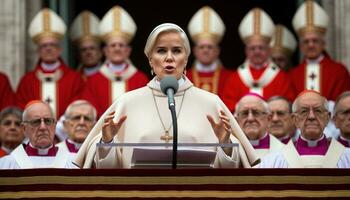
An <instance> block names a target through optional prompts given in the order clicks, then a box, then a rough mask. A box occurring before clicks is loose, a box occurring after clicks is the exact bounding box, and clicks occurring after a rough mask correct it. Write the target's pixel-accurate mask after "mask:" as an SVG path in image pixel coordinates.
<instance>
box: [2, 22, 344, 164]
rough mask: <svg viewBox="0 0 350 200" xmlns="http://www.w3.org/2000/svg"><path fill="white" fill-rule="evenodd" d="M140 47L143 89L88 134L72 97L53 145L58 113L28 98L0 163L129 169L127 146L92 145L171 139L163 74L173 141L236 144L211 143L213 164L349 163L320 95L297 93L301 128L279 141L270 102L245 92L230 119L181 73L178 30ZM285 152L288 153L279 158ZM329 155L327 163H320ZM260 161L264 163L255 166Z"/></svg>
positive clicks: (89, 116) (185, 48)
mask: <svg viewBox="0 0 350 200" xmlns="http://www.w3.org/2000/svg"><path fill="white" fill-rule="evenodd" d="M144 52H145V55H146V56H147V57H148V60H149V63H150V67H151V70H152V71H153V72H154V73H155V77H154V78H153V79H152V80H151V81H150V82H149V83H148V84H147V86H144V87H142V88H140V89H136V90H133V91H131V92H128V93H125V94H123V95H121V96H120V98H118V99H117V100H116V101H115V102H114V103H113V104H112V105H111V106H110V107H109V108H108V109H107V110H106V111H105V112H104V114H103V115H102V117H101V118H100V119H99V120H98V122H97V123H96V125H95V126H94V127H93V128H92V130H91V131H90V133H89V135H88V136H86V135H87V133H88V132H89V131H88V129H90V128H91V127H92V125H93V123H94V121H95V120H96V111H94V109H93V108H92V106H91V105H90V104H89V103H88V102H86V101H78V102H76V103H73V104H72V105H70V106H69V107H68V109H67V110H66V111H65V118H66V120H65V121H64V127H65V129H66V131H67V132H68V133H69V135H70V136H69V137H68V139H67V140H66V141H64V142H63V144H59V145H55V144H54V142H53V140H54V134H55V133H54V132H55V126H56V117H55V115H54V113H53V111H52V109H51V108H50V107H49V105H48V104H47V103H43V102H42V101H34V102H31V103H29V104H28V105H27V106H26V108H25V110H24V113H23V121H22V123H23V124H22V128H23V131H24V134H25V135H26V136H27V137H28V139H29V143H27V144H25V145H19V146H18V147H17V148H16V149H15V150H14V151H13V152H12V153H11V154H10V155H8V156H5V157H4V158H2V159H0V166H1V168H7V169H8V168H33V167H61V168H75V167H77V166H78V167H80V168H90V167H97V168H130V163H131V155H132V149H128V150H126V149H123V148H109V147H104V148H103V149H100V151H97V150H96V144H98V143H125V142H128V143H141V142H146V143H149V142H156V143H168V142H169V141H172V140H173V138H172V135H171V133H172V129H173V127H172V125H171V124H172V123H171V116H170V112H169V110H168V103H167V96H166V95H164V94H163V93H162V92H161V90H160V81H161V80H162V79H163V78H164V77H167V76H170V77H173V78H175V79H177V82H178V85H179V89H178V91H177V92H176V94H175V103H176V114H177V118H178V128H179V129H178V133H179V134H178V135H179V138H178V141H179V143H222V144H226V143H238V144H239V151H235V150H234V149H232V148H228V147H225V148H222V147H215V148H210V149H211V150H214V151H215V152H216V159H215V163H214V167H217V168H237V167H253V166H259V167H342V168H343V167H349V158H350V157H349V156H350V154H349V149H347V148H345V147H344V146H342V145H341V144H340V143H339V142H337V141H336V140H334V139H331V140H328V139H327V138H326V137H325V135H324V133H323V129H324V127H325V125H326V124H327V122H328V121H329V119H330V114H329V112H328V110H327V108H328V105H327V100H326V99H325V98H324V97H323V96H321V95H320V94H319V93H318V92H315V91H305V92H302V93H301V94H299V96H298V97H297V98H296V100H295V101H294V103H293V107H292V111H293V114H292V120H293V122H294V124H295V126H296V128H299V129H300V136H297V139H296V141H295V142H293V141H292V140H290V141H289V142H288V144H287V145H286V146H284V145H283V144H282V143H280V142H279V140H278V139H276V138H275V137H273V136H271V135H270V134H268V130H269V129H270V130H271V133H273V132H274V133H275V134H276V136H277V137H278V138H279V139H283V138H284V137H285V136H286V137H288V135H283V136H282V134H281V136H278V135H277V134H278V127H279V126H280V124H278V123H277V122H276V123H274V124H273V123H271V124H270V125H269V124H268V122H269V121H270V120H272V119H273V118H277V117H281V116H284V114H285V113H283V112H281V111H280V110H278V109H276V110H274V106H275V107H276V105H275V104H276V99H271V100H270V101H269V103H266V102H265V101H264V99H263V98H262V97H261V96H260V95H259V94H255V93H250V94H248V95H245V96H243V97H242V98H241V99H240V100H239V101H238V103H237V105H236V108H235V117H236V118H235V117H234V116H233V115H232V114H231V111H230V110H229V109H228V108H227V107H226V106H225V104H224V103H223V102H222V101H221V99H220V98H219V97H218V96H216V95H214V94H212V93H209V92H207V91H205V90H202V89H199V88H197V87H195V86H193V84H192V82H191V81H190V80H189V79H188V78H187V76H186V74H184V71H185V67H186V65H187V61H188V57H189V55H190V52H191V49H190V45H189V40H188V38H187V36H186V34H185V32H184V31H183V30H182V29H181V28H180V27H178V26H177V25H175V24H171V23H165V24H161V25H159V26H157V27H156V28H155V29H154V30H153V31H152V32H151V34H150V35H149V37H148V39H147V42H146V46H145V51H144ZM340 98H341V99H339V100H338V101H336V103H337V104H336V106H335V109H336V114H335V121H337V117H338V118H339V119H349V108H348V107H346V106H347V105H349V104H347V102H348V101H347V100H348V98H349V95H347V94H346V93H344V95H341V96H340ZM277 100H280V99H278V98H277ZM274 103H275V104H274ZM269 107H270V108H271V111H270V109H269ZM277 107H278V106H277ZM284 107H288V106H286V105H285V106H284ZM87 111H89V112H87ZM269 113H271V114H269ZM236 119H237V121H236ZM275 121H277V120H276V119H275ZM340 121H341V122H339V121H338V122H337V123H336V124H337V125H338V126H339V127H342V126H343V127H346V124H344V121H345V120H340ZM347 121H349V120H347ZM342 122H343V124H341V123H342ZM345 122H346V121H345ZM346 123H348V122H346ZM83 124H84V125H83ZM286 130H291V131H290V132H289V131H288V134H289V135H290V137H292V136H293V137H294V135H293V134H292V133H291V132H293V131H294V128H293V127H289V128H286ZM71 134H72V135H71ZM347 135H349V134H347ZM85 137H86V139H85ZM345 138H348V137H347V136H346V137H345ZM84 139H85V140H84ZM83 140H84V142H83V144H81V143H82V141H83ZM80 145H81V147H80V149H79V151H78V153H77V154H76V155H71V154H70V153H68V152H72V153H74V151H75V152H76V149H77V148H79V146H80ZM254 148H255V149H254ZM277 149H279V150H277ZM276 151H278V152H277V153H276ZM284 152H286V153H290V154H288V156H285V154H284ZM289 155H290V156H289ZM329 157H331V158H332V160H331V161H332V162H329V160H327V162H325V159H329ZM259 158H261V160H262V162H261V164H260V165H257V164H259V162H260V159H259ZM289 158H293V160H292V161H290V160H289ZM73 163H74V164H73Z"/></svg>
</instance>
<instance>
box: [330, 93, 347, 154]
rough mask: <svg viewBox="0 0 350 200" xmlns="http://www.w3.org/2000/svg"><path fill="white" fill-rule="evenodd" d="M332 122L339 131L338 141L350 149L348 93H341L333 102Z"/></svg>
mask: <svg viewBox="0 0 350 200" xmlns="http://www.w3.org/2000/svg"><path fill="white" fill-rule="evenodd" d="M333 121H334V124H335V126H336V127H337V128H338V129H339V130H340V136H339V137H338V141H339V142H340V143H342V144H343V145H344V146H345V147H350V91H346V92H343V93H342V94H341V95H339V96H338V98H337V100H336V101H335V105H334V116H333Z"/></svg>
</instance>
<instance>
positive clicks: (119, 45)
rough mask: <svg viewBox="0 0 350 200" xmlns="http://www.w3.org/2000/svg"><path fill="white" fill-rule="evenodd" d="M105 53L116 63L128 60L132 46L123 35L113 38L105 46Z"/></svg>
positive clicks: (108, 58)
mask: <svg viewBox="0 0 350 200" xmlns="http://www.w3.org/2000/svg"><path fill="white" fill-rule="evenodd" d="M104 53H105V56H106V58H107V60H109V61H110V62H112V63H113V64H115V65H119V64H122V63H124V62H126V60H127V59H128V58H129V56H130V53H131V47H130V46H129V45H128V44H127V43H126V41H125V40H124V39H123V38H121V37H113V38H111V39H110V40H109V41H108V42H107V44H106V46H105V47H104Z"/></svg>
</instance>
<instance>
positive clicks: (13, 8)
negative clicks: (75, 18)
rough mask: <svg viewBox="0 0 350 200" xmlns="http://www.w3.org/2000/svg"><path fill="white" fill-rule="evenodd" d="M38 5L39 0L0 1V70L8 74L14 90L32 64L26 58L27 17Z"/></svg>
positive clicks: (38, 7)
mask: <svg viewBox="0 0 350 200" xmlns="http://www.w3.org/2000/svg"><path fill="white" fill-rule="evenodd" d="M40 7H41V0H31V1H30V2H29V1H26V0H1V1H0V27H1V29H0V46H1V48H0V60H1V64H0V71H1V72H3V73H5V74H7V75H8V77H9V79H10V82H11V85H12V88H13V89H14V90H15V89H16V88H17V84H18V82H19V80H20V78H21V77H22V75H23V74H24V73H25V72H26V70H27V69H28V68H29V66H30V65H32V63H31V62H30V61H29V60H28V59H27V58H28V55H30V54H28V52H29V51H28V48H27V46H28V45H27V43H28V34H27V27H28V23H29V21H30V19H31V18H29V17H32V16H34V14H35V13H36V12H37V11H38V10H39V9H40ZM28 8H29V9H28ZM33 13H34V14H33Z"/></svg>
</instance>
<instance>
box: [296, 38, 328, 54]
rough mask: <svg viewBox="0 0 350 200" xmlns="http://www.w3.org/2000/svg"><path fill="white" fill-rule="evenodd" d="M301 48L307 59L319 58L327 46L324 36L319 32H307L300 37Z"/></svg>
mask: <svg viewBox="0 0 350 200" xmlns="http://www.w3.org/2000/svg"><path fill="white" fill-rule="evenodd" d="M299 45H300V50H301V52H302V53H303V54H304V56H305V58H307V59H316V58H318V57H319V56H320V55H321V53H322V51H323V50H324V48H325V42H324V39H323V37H322V36H321V35H320V34H317V33H310V32H308V33H305V34H304V35H303V36H302V37H301V38H300V42H299Z"/></svg>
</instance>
